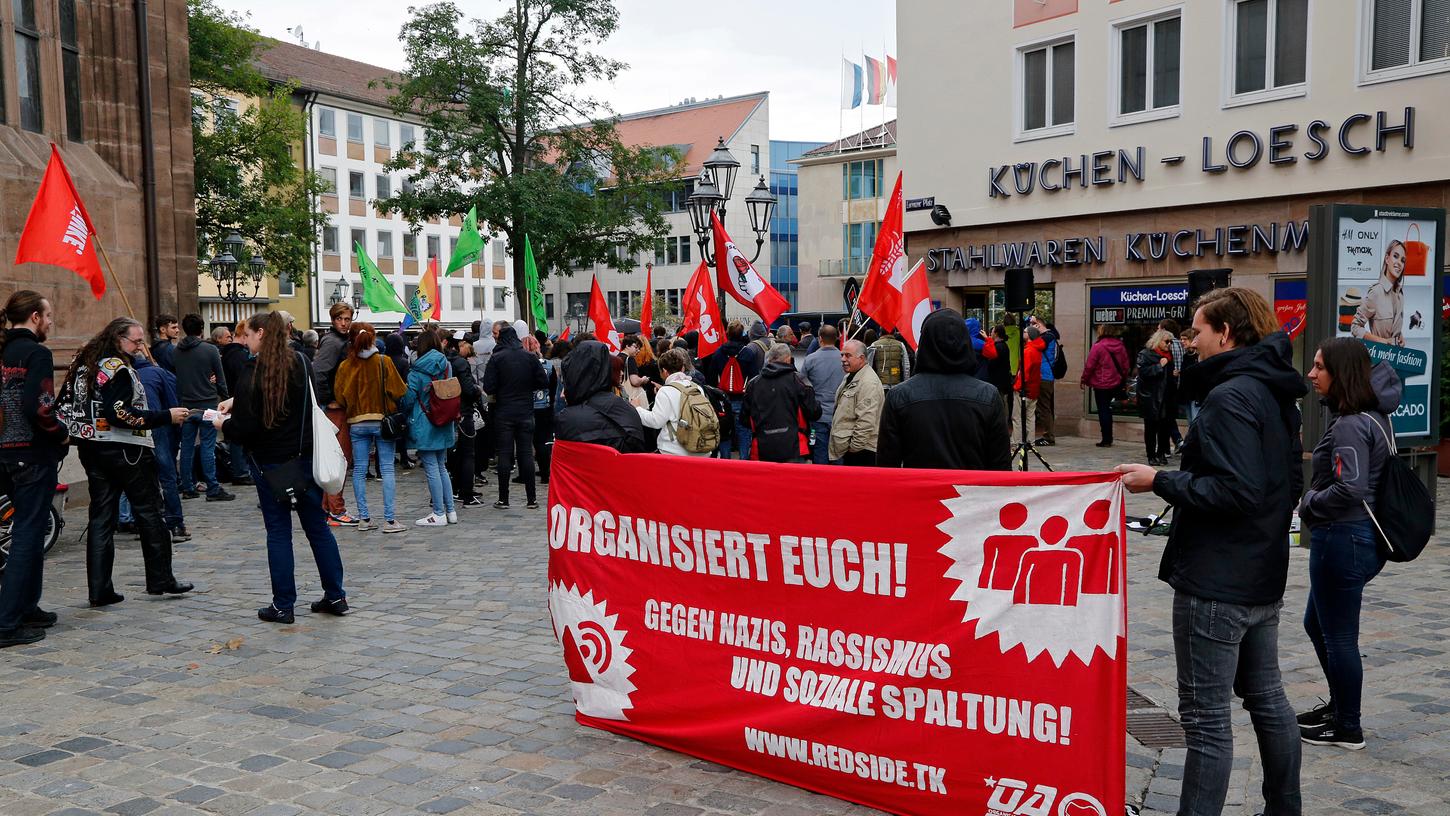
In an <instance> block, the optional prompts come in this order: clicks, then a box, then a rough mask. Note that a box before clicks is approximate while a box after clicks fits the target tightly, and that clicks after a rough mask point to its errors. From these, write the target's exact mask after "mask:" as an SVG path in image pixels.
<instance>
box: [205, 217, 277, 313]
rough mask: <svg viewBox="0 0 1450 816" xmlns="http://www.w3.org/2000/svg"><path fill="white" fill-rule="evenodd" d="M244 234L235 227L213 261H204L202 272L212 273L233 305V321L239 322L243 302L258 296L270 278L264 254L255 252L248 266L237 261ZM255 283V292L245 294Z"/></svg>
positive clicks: (220, 292)
mask: <svg viewBox="0 0 1450 816" xmlns="http://www.w3.org/2000/svg"><path fill="white" fill-rule="evenodd" d="M243 246H244V244H243V241H242V236H241V234H240V233H238V232H237V231H236V230H232V231H231V232H230V233H228V234H227V237H226V238H223V239H222V242H221V247H220V249H221V252H219V253H217V255H216V256H215V257H213V258H212V259H211V260H210V261H205V260H203V261H201V262H200V263H199V264H198V266H199V267H200V269H199V271H201V272H203V273H205V274H209V275H211V278H212V280H214V281H216V285H217V292H218V294H219V295H220V296H221V299H222V300H223V301H224V302H226V303H230V304H232V322H233V323H236V322H237V321H239V320H241V319H242V313H241V311H242V306H241V304H242V301H247V302H251V301H252V300H255V299H256V297H257V292H258V291H260V290H261V288H262V279H263V278H264V277H266V273H267V262H266V260H265V259H263V258H262V253H261V252H257V253H254V254H253V255H252V256H251V258H250V259H249V260H248V261H247V262H246V269H245V270H243V269H242V266H243V264H242V263H241V262H240V261H238V260H237V256H239V255H241V254H242V250H243ZM248 283H250V284H251V288H252V291H251V293H249V294H245V292H246V286H247V284H248Z"/></svg>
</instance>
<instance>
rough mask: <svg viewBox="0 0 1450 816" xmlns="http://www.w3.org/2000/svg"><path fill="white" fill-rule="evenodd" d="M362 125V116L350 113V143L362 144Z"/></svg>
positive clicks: (348, 118)
mask: <svg viewBox="0 0 1450 816" xmlns="http://www.w3.org/2000/svg"><path fill="white" fill-rule="evenodd" d="M362 125H363V123H362V114H360V113H349V114H348V115H347V140H348V141H349V142H361V141H362V140H363V132H362Z"/></svg>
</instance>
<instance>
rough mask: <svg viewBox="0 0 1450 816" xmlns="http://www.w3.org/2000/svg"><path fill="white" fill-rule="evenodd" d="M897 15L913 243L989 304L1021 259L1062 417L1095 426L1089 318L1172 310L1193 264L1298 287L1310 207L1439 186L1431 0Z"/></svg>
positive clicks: (1236, 278)
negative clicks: (1034, 292)
mask: <svg viewBox="0 0 1450 816" xmlns="http://www.w3.org/2000/svg"><path fill="white" fill-rule="evenodd" d="M897 31H898V37H899V40H900V46H901V54H902V59H901V63H902V67H901V70H902V71H903V73H905V74H907V75H908V76H917V77H930V78H932V81H925V82H913V83H905V84H903V86H902V88H901V92H900V103H901V107H900V121H901V124H902V128H903V131H902V132H903V134H905V136H906V138H905V140H904V141H903V142H902V143H901V147H900V160H901V166H902V169H903V171H904V173H905V195H906V196H907V198H908V199H910V198H913V197H923V198H924V197H930V198H932V199H934V203H935V204H936V205H940V206H941V207H945V208H946V213H945V215H946V218H945V219H941V220H944V221H945V222H946V223H945V224H939V223H936V220H935V219H933V217H932V216H931V215H930V214H929V213H928V212H926V211H918V212H908V213H907V214H906V229H907V252H908V254H909V255H910V256H911V258H912V259H913V261H914V260H916V259H918V258H925V259H926V261H927V269H928V270H929V273H930V281H931V287H932V293H933V297H934V298H940V299H941V300H943V301H944V303H945V304H946V305H948V306H957V307H961V308H965V309H966V311H968V312H969V313H973V312H975V313H978V314H979V315H980V316H983V317H986V318H988V319H992V320H998V319H1001V318H1002V317H1003V315H1002V313H1001V311H1000V303H1001V300H1000V289H1001V287H1002V281H1003V274H1004V271H1005V269H1007V268H1009V267H1014V266H1027V267H1030V268H1032V270H1033V272H1034V278H1035V283H1036V287H1037V289H1038V310H1039V311H1041V312H1043V313H1044V314H1045V315H1046V316H1047V317H1049V318H1051V319H1054V320H1055V322H1056V325H1057V328H1058V329H1059V330H1060V331H1061V333H1062V336H1063V347H1064V349H1065V351H1066V353H1067V355H1068V363H1069V369H1068V376H1067V378H1066V380H1067V381H1066V382H1065V383H1063V384H1061V385H1059V386H1058V388H1057V394H1058V398H1057V417H1058V423H1057V427H1058V430H1059V432H1065V431H1066V432H1071V431H1072V430H1074V429H1076V430H1080V431H1081V432H1084V433H1090V432H1091V431H1090V430H1089V429H1090V428H1091V427H1093V426H1094V425H1095V421H1094V418H1093V413H1094V412H1095V410H1096V406H1093V405H1091V404H1090V402H1089V400H1088V399H1087V398H1085V397H1083V398H1075V397H1074V396H1073V395H1076V394H1077V389H1076V388H1074V386H1075V385H1077V380H1078V377H1079V375H1080V371H1081V364H1082V361H1083V359H1084V358H1085V356H1086V354H1087V351H1088V347H1089V343H1090V340H1091V338H1092V336H1093V335H1094V334H1095V333H1096V331H1097V328H1098V326H1099V325H1101V324H1103V323H1117V324H1121V325H1122V326H1123V327H1124V328H1125V329H1126V332H1127V337H1128V339H1129V342H1130V345H1134V344H1136V345H1141V343H1142V341H1143V339H1145V337H1146V333H1147V332H1148V330H1149V329H1150V327H1151V326H1154V325H1156V324H1157V323H1158V321H1159V320H1160V319H1162V318H1164V317H1171V318H1174V319H1176V320H1177V321H1179V322H1180V323H1186V322H1188V317H1189V316H1188V315H1187V314H1186V280H1187V275H1188V273H1189V271H1191V270H1197V269H1211V268H1227V269H1231V270H1232V273H1231V274H1232V282H1233V283H1234V285H1239V286H1247V287H1250V288H1252V289H1255V290H1257V291H1259V292H1260V293H1262V294H1263V295H1265V296H1266V297H1268V298H1270V299H1271V300H1272V301H1274V302H1276V303H1287V302H1292V301H1293V300H1294V299H1296V298H1297V299H1299V300H1302V298H1303V295H1302V294H1301V293H1302V291H1303V289H1304V282H1305V279H1306V275H1307V256H1308V252H1307V247H1308V244H1307V241H1306V237H1307V224H1308V222H1307V219H1308V214H1309V208H1310V207H1311V206H1312V205H1315V204H1324V203H1348V204H1356V203H1362V204H1381V205H1397V206H1426V207H1445V206H1447V204H1450V182H1447V180H1450V109H1447V108H1446V106H1444V105H1442V104H1438V102H1435V101H1434V100H1445V99H1447V98H1450V19H1447V15H1446V12H1445V9H1444V5H1443V4H1441V3H1438V2H1435V1H1434V0H1344V2H1342V3H1332V4H1329V3H1310V2H1308V0H1208V2H1201V3H1168V2H1160V1H1158V0H1121V2H1117V1H1112V2H1110V0H1081V2H1079V1H1078V0H1045V2H1044V1H1042V0H1015V1H1014V2H1012V3H990V4H981V5H980V7H977V6H974V7H973V8H972V9H971V10H970V13H969V12H968V10H967V9H966V8H965V7H963V6H961V5H960V4H957V3H952V2H947V0H920V2H912V3H902V4H900V5H899V7H898V25H897ZM948 43H949V44H950V45H951V47H950V48H948V47H945V44H948ZM938 212H939V214H940V209H939V210H938ZM1298 353H1299V355H1300V357H1301V360H1302V355H1303V352H1302V349H1300V350H1299V352H1298ZM1136 425H1137V423H1136V422H1132V421H1130V422H1129V427H1135V426H1136Z"/></svg>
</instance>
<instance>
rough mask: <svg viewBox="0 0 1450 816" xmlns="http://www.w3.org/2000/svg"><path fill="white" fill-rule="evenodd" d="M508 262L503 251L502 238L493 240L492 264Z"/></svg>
mask: <svg viewBox="0 0 1450 816" xmlns="http://www.w3.org/2000/svg"><path fill="white" fill-rule="evenodd" d="M507 262H508V259H507V258H506V257H505V253H504V242H503V240H502V239H500V240H497V241H494V242H493V265H494V266H503V265H504V264H506V263H507Z"/></svg>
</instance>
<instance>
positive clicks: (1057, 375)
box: [1052, 337, 1067, 380]
mask: <svg viewBox="0 0 1450 816" xmlns="http://www.w3.org/2000/svg"><path fill="white" fill-rule="evenodd" d="M1066 376H1067V352H1065V351H1063V350H1062V338H1060V337H1059V338H1058V339H1057V343H1056V344H1055V345H1054V346H1053V347H1052V379H1054V380H1060V379H1062V378H1063V377H1066Z"/></svg>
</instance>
